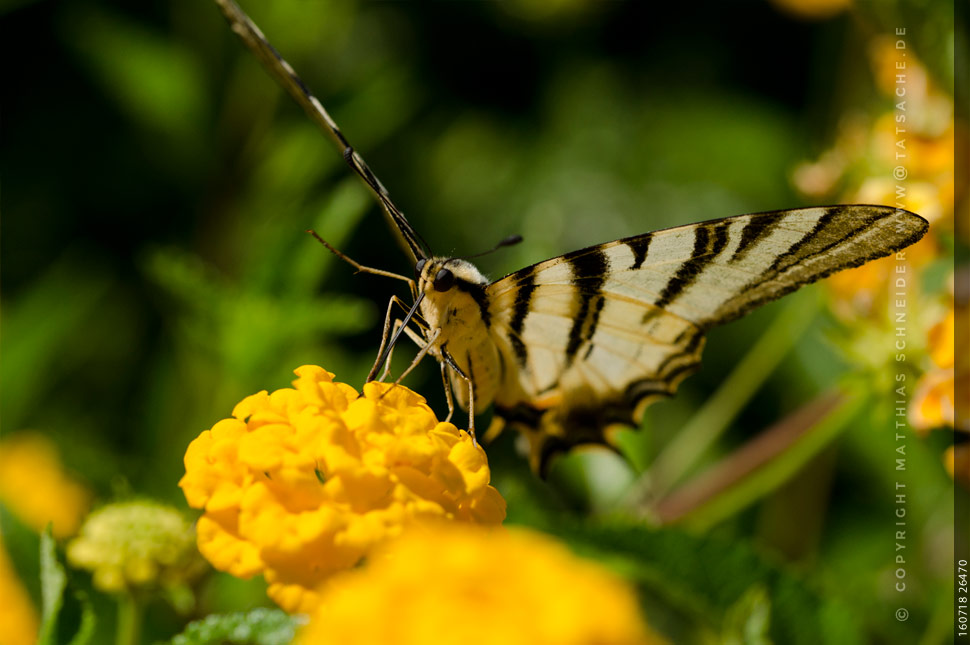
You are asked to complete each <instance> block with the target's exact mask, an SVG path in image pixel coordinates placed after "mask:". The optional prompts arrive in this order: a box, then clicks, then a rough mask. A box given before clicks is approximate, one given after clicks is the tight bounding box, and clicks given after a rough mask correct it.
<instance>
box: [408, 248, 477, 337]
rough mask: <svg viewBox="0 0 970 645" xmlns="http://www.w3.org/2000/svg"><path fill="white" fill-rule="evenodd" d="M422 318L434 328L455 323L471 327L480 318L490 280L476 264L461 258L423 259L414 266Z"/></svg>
mask: <svg viewBox="0 0 970 645" xmlns="http://www.w3.org/2000/svg"><path fill="white" fill-rule="evenodd" d="M414 277H415V280H416V281H417V290H418V293H420V294H422V295H423V299H422V302H421V315H422V316H423V317H424V319H425V320H426V321H427V322H428V323H429V324H430V325H431V326H432V328H435V327H439V326H443V325H449V324H453V323H455V322H459V321H461V322H464V323H471V322H472V321H473V320H474V317H476V316H478V315H480V309H481V307H480V304H479V303H481V302H483V298H484V294H485V287H486V286H488V278H486V277H485V276H484V275H482V273H481V272H480V271H479V270H478V269H477V268H476V267H475V265H474V264H472V263H471V262H469V261H467V260H462V259H460V258H442V257H433V258H422V259H420V260H418V261H417V263H416V264H415V265H414Z"/></svg>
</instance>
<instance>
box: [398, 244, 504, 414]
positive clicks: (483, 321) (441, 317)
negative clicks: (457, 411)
mask: <svg viewBox="0 0 970 645" xmlns="http://www.w3.org/2000/svg"><path fill="white" fill-rule="evenodd" d="M415 278H416V284H415V286H416V290H417V292H418V293H421V294H423V297H422V299H421V303H420V305H419V307H420V309H419V310H420V313H421V317H422V318H423V321H424V322H425V323H426V324H427V329H426V333H425V336H426V338H427V342H429V343H430V344H431V347H430V348H429V350H428V353H429V354H431V355H432V356H434V357H435V358H436V359H437V360H438V361H439V362H442V363H444V364H446V365H448V366H449V368H450V371H449V372H448V378H449V382H450V386H449V387H450V391H451V392H452V393H453V395H454V397H455V399H456V400H457V402H458V404H459V405H460V406H461V407H462V408H463V409H466V410H467V409H469V406H470V392H469V389H472V390H473V396H474V398H475V405H476V406H478V408H479V409H483V408H485V407H488V406H489V405H490V404H491V403H492V401H493V400H494V399H495V394H496V392H498V391H499V390H500V389H501V387H502V385H503V382H504V379H505V377H506V374H505V373H504V372H505V370H504V368H503V364H502V357H501V355H500V354H499V352H498V349H497V347H496V345H495V342H494V340H493V338H492V336H491V334H490V333H489V326H490V324H489V323H490V318H491V313H490V307H489V304H488V301H487V294H486V289H487V287H488V284H489V282H488V279H487V278H486V277H485V276H484V275H482V273H481V272H480V271H479V270H478V268H476V267H475V265H473V264H472V263H471V262H468V261H467V260H462V259H459V258H444V257H433V258H430V259H426V260H425V259H422V260H419V261H418V262H417V264H416V265H415Z"/></svg>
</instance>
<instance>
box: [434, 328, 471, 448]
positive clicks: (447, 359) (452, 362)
mask: <svg viewBox="0 0 970 645" xmlns="http://www.w3.org/2000/svg"><path fill="white" fill-rule="evenodd" d="M440 351H441V357H442V359H444V362H445V363H447V364H448V367H450V368H451V369H453V370H455V374H457V375H458V376H459V377H461V379H462V380H463V381H465V383H467V384H468V434H470V435H471V436H472V441H474V442H475V445H476V446H477V445H478V440H477V439H475V383H474V382H473V381H472V379H471V378H470V377H469V376H468V375H467V374H465V372H463V371H462V369H461V368H460V367H458V363H456V362H455V359H454V358H452V356H451V354H449V353H448V350H447V349H445V347H444V346H443V345H442V347H441V349H440Z"/></svg>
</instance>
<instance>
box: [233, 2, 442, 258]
mask: <svg viewBox="0 0 970 645" xmlns="http://www.w3.org/2000/svg"><path fill="white" fill-rule="evenodd" d="M215 3H216V4H217V5H219V8H220V9H221V10H222V14H223V15H224V16H225V17H226V20H227V21H228V22H229V26H230V27H231V28H232V30H233V32H235V34H236V35H237V36H239V38H240V39H241V40H242V41H243V44H245V45H246V47H248V48H249V50H250V51H251V52H252V53H253V54H255V56H256V58H258V59H259V60H260V61H261V62H262V63H263V66H264V67H266V69H267V70H268V71H269V73H270V74H271V75H272V76H273V77H275V78H276V80H277V81H278V82H279V83H280V85H282V86H283V87H284V88H285V89H286V91H287V92H289V93H290V96H292V97H293V99H294V100H295V101H296V102H297V103H299V104H300V105H301V106H302V107H303V109H304V110H306V113H307V114H308V115H310V118H311V119H313V121H314V122H315V123H316V124H317V125H319V126H320V127H321V128H322V129H323V131H324V133H325V134H327V135H328V136H330V138H331V139H333V140H334V141H335V142H336V144H337V145H338V146H339V147H340V149H341V150H342V151H343V157H344V160H345V161H346V162H347V164H348V165H349V166H350V167H351V168H352V169H353V170H354V172H356V173H357V174H358V175H360V177H361V178H362V179H363V180H364V182H365V183H366V184H367V186H368V187H370V189H371V191H373V193H374V195H375V196H376V197H377V199H378V200H379V201H380V203H381V206H383V207H384V211H385V212H386V214H387V216H388V217H390V219H391V223H392V224H393V225H394V227H395V228H396V230H397V231H399V233H400V235H401V237H402V238H403V239H404V242H405V244H407V247H408V249H409V250H410V252H411V254H412V255H413V256H414V259H415V260H417V259H420V258H427V257H430V256H431V249H430V247H429V246H428V243H427V242H426V241H425V240H424V238H422V237H421V236H420V235H419V234H418V232H417V231H415V230H414V229H413V228H412V227H411V224H410V223H409V222H408V221H407V219H406V218H405V217H404V213H402V212H401V210H400V209H399V208H398V207H397V206H395V205H394V202H392V201H391V197H390V195H389V194H388V192H387V189H386V188H384V184H382V183H381V181H380V180H379V179H378V178H377V176H376V175H375V174H374V173H373V172H372V171H371V169H370V168H369V167H368V166H367V163H366V162H365V161H364V159H363V158H362V157H361V156H360V155H359V154H357V151H356V150H354V149H353V147H352V146H351V145H350V143H349V142H348V141H347V138H346V137H344V135H343V132H341V131H340V128H338V127H337V124H336V122H335V121H334V120H333V118H331V116H330V114H329V113H328V112H327V110H326V108H324V107H323V104H322V103H320V101H319V99H317V97H315V96H314V95H313V93H311V92H310V90H309V88H307V86H306V84H305V83H304V82H303V80H302V79H301V78H300V77H299V76H298V75H297V73H296V72H295V71H294V70H293V68H292V67H291V66H290V64H289V63H287V62H286V60H284V59H283V57H282V56H280V54H279V52H278V51H276V48H275V47H273V46H272V45H271V44H270V43H269V41H268V40H266V37H265V36H264V35H263V32H262V31H260V29H259V27H257V26H256V24H255V23H254V22H253V21H252V20H250V18H249V16H247V15H246V14H245V12H243V10H242V9H240V8H239V5H238V4H236V3H235V2H234V0H215Z"/></svg>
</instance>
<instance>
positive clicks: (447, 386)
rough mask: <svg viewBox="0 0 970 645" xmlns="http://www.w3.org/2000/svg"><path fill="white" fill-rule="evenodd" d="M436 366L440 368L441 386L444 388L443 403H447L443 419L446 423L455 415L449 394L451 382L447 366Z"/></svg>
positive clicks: (451, 396) (442, 364)
mask: <svg viewBox="0 0 970 645" xmlns="http://www.w3.org/2000/svg"><path fill="white" fill-rule="evenodd" d="M438 365H440V366H441V384H442V385H443V386H444V388H445V401H447V402H448V416H447V417H445V423H448V422H449V421H451V417H453V416H454V415H455V399H454V396H453V395H452V393H451V381H449V380H448V366H447V365H445V364H444V363H438Z"/></svg>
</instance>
